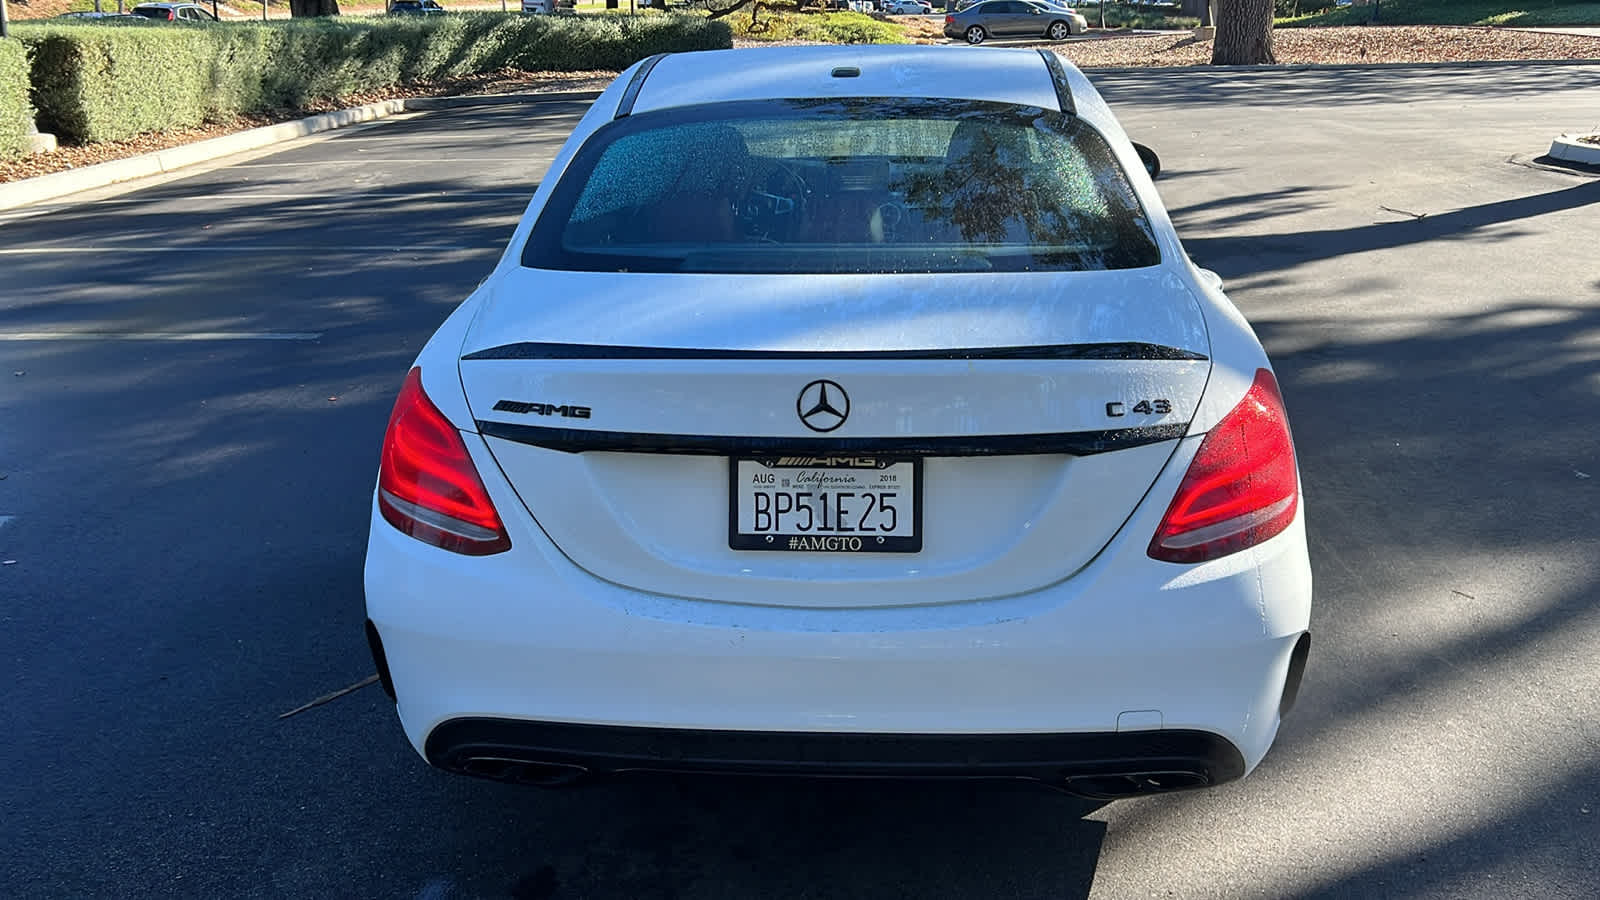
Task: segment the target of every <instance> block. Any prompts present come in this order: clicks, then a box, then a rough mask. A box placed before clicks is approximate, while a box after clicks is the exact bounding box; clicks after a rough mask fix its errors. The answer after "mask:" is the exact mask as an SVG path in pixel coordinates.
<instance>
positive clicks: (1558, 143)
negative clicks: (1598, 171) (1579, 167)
mask: <svg viewBox="0 0 1600 900" xmlns="http://www.w3.org/2000/svg"><path fill="white" fill-rule="evenodd" d="M1579 137H1580V135H1576V134H1563V135H1561V136H1560V137H1558V138H1556V139H1555V140H1554V141H1551V142H1550V158H1551V159H1559V160H1562V161H1564V162H1574V163H1581V164H1583V165H1585V166H1600V144H1585V143H1581V142H1580V141H1579V140H1578V138H1579Z"/></svg>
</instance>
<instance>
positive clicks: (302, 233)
mask: <svg viewBox="0 0 1600 900" xmlns="http://www.w3.org/2000/svg"><path fill="white" fill-rule="evenodd" d="M1097 81H1098V83H1099V84H1100V85H1101V86H1102V88H1103V89H1104V90H1105V91H1106V93H1107V96H1108V98H1109V99H1110V100H1111V101H1112V104H1113V106H1114V108H1115V109H1116V110H1117V111H1118V113H1119V114H1120V116H1121V117H1122V119H1123V121H1124V123H1125V124H1126V125H1127V127H1128V130H1129V131H1130V133H1132V134H1133V136H1134V137H1135V139H1136V140H1141V141H1143V142H1145V143H1147V144H1149V145H1151V146H1153V147H1155V148H1156V149H1157V150H1158V152H1159V153H1160V154H1161V156H1162V158H1163V162H1164V165H1165V167H1166V171H1165V174H1164V175H1163V178H1162V180H1161V182H1159V184H1160V187H1161V191H1162V194H1163V196H1164V198H1165V200H1166V202H1167V204H1168V207H1169V208H1170V209H1171V211H1172V213H1173V216H1174V219H1175V221H1176V222H1177V224H1178V227H1179V231H1180V233H1181V234H1182V236H1183V238H1184V240H1185V243H1186V246H1187V247H1188V248H1189V250H1190V252H1191V254H1192V255H1193V256H1194V257H1195V258H1196V260H1197V261H1199V262H1201V263H1202V264H1204V265H1208V266H1210V267H1211V268H1214V269H1216V270H1217V271H1218V272H1219V273H1221V274H1222V275H1223V277H1224V278H1225V279H1226V281H1227V284H1228V287H1229V290H1230V294H1231V295H1232V296H1233V297H1234V298H1235V300H1236V302H1238V304H1239V305H1240V306H1241V308H1243V309H1244V311H1245V313H1246V314H1247V315H1248V316H1250V318H1251V319H1252V321H1253V322H1254V323H1255V325H1256V327H1257V329H1258V331H1259V333H1260V335H1261V337H1262V339H1263V341H1264V342H1265V344H1266V346H1267V349H1268V351H1269V352H1270V353H1271V354H1272V355H1273V358H1274V360H1275V361H1276V364H1277V366H1278V370H1279V374H1280V378H1281V380H1282V382H1283V387H1284V393H1285V396H1286V401H1287V403H1288V406H1289V410H1290V414H1291V418H1292V420H1293V423H1294V427H1295V436H1296V440H1297V444H1298V447H1299V451H1300V458H1301V467H1302V472H1303V477H1304V481H1305V485H1306V506H1307V515H1308V521H1309V525H1310V539H1311V551H1312V562H1313V567H1314V570H1315V575H1316V579H1317V601H1316V602H1317V605H1316V608H1315V612H1314V615H1313V635H1314V644H1313V652H1312V659H1311V665H1310V667H1309V670H1308V673H1307V678H1306V684H1305V688H1304V690H1303V692H1302V694H1301V699H1300V704H1299V706H1298V708H1297V709H1296V710H1295V712H1294V714H1293V715H1292V716H1291V717H1290V719H1289V720H1288V721H1287V722H1286V723H1285V726H1284V729H1283V731H1282V733H1281V735H1280V738H1279V742H1278V745H1277V747H1276V748H1275V749H1274V750H1273V751H1272V753H1271V754H1270V755H1269V756H1268V758H1267V760H1266V762H1265V763H1264V764H1263V765H1262V767H1261V768H1260V769H1259V770H1258V771H1257V772H1256V773H1255V774H1254V775H1252V776H1251V777H1250V778H1248V779H1246V780H1244V781H1242V782H1239V783H1235V784H1232V785H1228V786H1225V787H1222V788H1219V789H1216V790H1212V791H1207V792H1197V793H1191V794H1182V795H1173V796H1169V797H1163V798H1156V799H1148V800H1137V801H1120V802H1117V803H1113V804H1110V805H1106V806H1096V805H1094V804H1089V803H1086V802H1083V801H1078V800H1073V799H1071V798H1066V797H1063V796H1059V795H1056V794H1053V793H1050V792H1047V791H1044V790H1040V789H1035V788H1029V787H1025V786H1011V785H973V784H963V785H923V784H873V783H823V784H816V783H808V782H790V781H781V780H780V781H760V780H756V781H745V780H741V781H714V780H713V781H702V780H694V779H670V780H644V781H636V782H623V783H619V784H612V785H605V786H600V787H596V788H592V789H586V790H581V791H574V792H563V793H550V792H543V791H539V790H534V789H526V788H516V787H508V786H502V785H497V784H493V783H489V782H481V781H474V780H470V779H464V778H460V777H455V776H448V775H444V774H442V773H438V772H434V771H432V770H430V769H428V768H427V767H426V766H425V765H424V764H423V763H422V762H421V760H419V759H418V758H417V757H416V755H415V754H414V753H413V752H412V751H411V749H410V747H409V746H408V745H407V744H406V743H405V742H404V739H403V737H402V735H401V733H400V729H399V726H398V723H397V722H396V720H395V717H394V713H393V709H392V707H391V705H390V704H389V703H388V701H387V699H386V698H385V697H384V696H383V695H382V693H381V692H380V691H379V690H378V689H377V688H376V687H367V688H363V689H359V690H356V691H354V692H353V693H349V694H347V695H344V696H341V697H338V698H336V699H333V700H331V701H329V702H327V703H325V704H323V705H320V706H315V707H312V708H309V709H306V710H304V711H302V712H298V713H296V714H294V715H292V716H289V717H287V718H282V717H281V716H283V714H284V713H287V712H289V711H291V710H294V709H296V708H298V707H301V706H302V705H304V704H306V703H308V702H309V701H313V700H315V699H317V698H321V697H325V696H326V695H328V694H330V693H332V692H335V691H338V690H340V689H342V688H345V687H348V686H351V685H355V684H357V683H359V682H361V681H362V680H363V679H364V678H366V677H367V676H368V675H369V674H370V673H371V672H372V666H371V663H370V661H369V659H368V657H367V652H366V648H365V646H364V642H363V639H362V636H361V629H360V625H361V620H362V597H361V564H362V554H363V549H364V541H365V531H366V526H367V515H368V502H369V497H370V490H371V484H372V480H373V477H374V473H375V470H376V466H377V452H378V443H379V440H380V437H381V434H382V430H383V425H384V421H385V418H386V416H387V414H388V409H389V405H390V403H391V401H392V398H393V395H394V392H395V391H396V389H397V388H398V387H399V384H400V380H401V378H402V377H403V375H404V373H405V371H406V368H407V365H408V363H409V362H410V360H411V358H412V356H413V355H414V354H415V353H416V351H417V350H418V349H419V348H420V346H421V344H422V342H423V341H424V340H425V339H426V338H427V336H428V335H429V334H430V333H431V332H432V330H433V329H434V327H435V326H436V325H437V324H438V323H439V322H440V321H441V320H442V319H443V318H444V316H445V315H446V314H447V313H448V312H449V311H450V309H451V308H452V307H453V306H454V304H455V303H457V302H458V301H459V300H460V299H461V298H462V297H463V296H465V294H466V293H467V292H468V291H469V290H471V288H472V287H473V285H474V284H476V283H477V281H478V280H479V279H480V278H481V277H482V276H483V275H484V274H486V273H487V272H488V270H489V268H490V266H492V265H493V263H494V261H495V259H496V258H497V256H498V254H499V253H500V252H501V250H502V249H503V246H504V242H505V240H506V238H507V236H508V235H509V233H510V231H511V228H512V226H513V225H514V223H515V221H516V219H517V217H518V215H519V213H520V211H521V209H522V207H523V205H524V204H525V202H526V198H527V197H528V196H529V194H530V193H531V192H532V190H533V189H534V187H535V185H536V184H537V182H538V180H539V178H540V177H541V176H542V174H543V170H544V168H545V166H546V165H547V163H548V161H549V159H550V157H551V155H552V154H553V152H554V151H555V149H556V148H557V147H558V146H559V145H560V142H561V141H562V140H563V139H564V137H565V135H566V133H567V132H568V131H569V130H570V129H571V127H572V125H573V124H574V123H575V122H576V120H577V116H579V115H580V114H581V113H582V110H583V107H582V105H581V104H576V103H546V104H523V105H507V106H498V107H489V108H475V109H460V110H449V111H441V112H435V113H430V114H426V115H415V116H403V117H399V118H397V119H393V120H388V121H385V122H382V123H378V124H374V125H371V126H365V127H361V128H356V129H351V130H347V131H341V132H336V133H334V134H332V135H331V136H324V137H319V138H315V139H309V140H303V141H297V142H295V143H293V144H290V145H285V146H284V147H283V148H281V149H278V150H276V151H275V152H270V153H257V154H253V155H251V156H248V157H243V158H235V159H230V160H225V161H222V162H221V163H219V164H218V165H214V166H210V167H208V168H206V169H204V170H200V171H195V172H192V173H185V174H182V175H180V176H179V177H175V178H166V179H162V180H161V181H160V182H158V183H145V184H141V185H136V186H132V187H131V188H130V187H128V186H124V187H121V188H117V189H109V190H105V191H100V192H96V193H94V194H87V195H79V196H77V197H74V198H71V200H70V202H66V201H64V202H61V203H56V204H52V205H48V206H43V207H33V208H29V209H24V210H15V211H12V212H9V213H3V214H0V323H3V327H0V423H3V425H0V479H3V480H0V562H3V563H4V565H3V566H0V658H3V659H4V660H5V661H6V664H7V666H8V668H9V669H10V670H11V674H10V676H9V677H8V678H5V679H0V734H4V735H5V736H6V737H5V739H4V741H3V742H0V771H4V772H5V773H6V777H5V778H4V779H3V780H0V810H3V814H0V895H3V896H7V897H35V896H38V897H84V896H107V897H146V896H194V897H221V896H227V897H236V896H237V897H254V896H272V897H276V896H293V897H302V896H337V897H345V896H350V897H419V898H451V897H518V898H565V897H629V898H633V897H662V898H666V897H671V898H689V897H696V898H699V897H705V898H749V897H918V898H943V897H951V898H973V897H983V898H988V897H1050V898H1072V897H1097V898H1099V897H1106V898H1121V897H1149V896H1157V897H1180V898H1187V897H1228V898H1231V897H1274V898H1276V897H1291V896H1295V897H1298V896H1330V897H1375V896H1408V897H1410V896H1415V897H1474V898H1475V897H1483V898H1491V897H1492V898H1499V897H1539V898H1564V897H1573V898H1578V897H1593V896H1594V895H1595V890H1596V889H1595V885H1597V884H1600V853H1596V848H1597V847H1600V755H1597V753H1600V604H1597V601H1600V588H1597V585H1600V514H1597V513H1596V511H1595V509H1596V505H1597V503H1596V501H1597V499H1600V493H1597V492H1600V428H1597V426H1596V423H1597V422H1600V255H1597V253H1596V248H1597V247H1600V214H1597V210H1600V177H1596V176H1594V175H1590V174H1582V173H1572V172H1567V171H1562V170H1559V169H1554V168H1549V167H1545V166H1543V165H1541V164H1540V163H1539V162H1538V161H1537V160H1536V158H1537V157H1538V156H1540V155H1541V154H1542V153H1543V152H1544V150H1545V149H1546V148H1547V147H1548V145H1549V141H1550V139H1551V137H1553V136H1554V135H1555V134H1557V133H1560V132H1563V131H1579V130H1586V129H1588V128H1589V127H1590V126H1592V125H1593V124H1594V121H1595V119H1596V117H1597V116H1600V112H1597V108H1596V107H1595V105H1594V96H1595V94H1596V93H1597V90H1596V89H1597V88H1600V67H1593V66H1578V67H1573V66H1538V65H1531V66H1512V67H1503V68H1489V69H1462V70H1452V69H1415V70H1383V71H1379V70H1372V71H1361V70H1341V71H1325V72H1297V73H1288V72H1248V73H1196V72H1161V71H1148V72H1138V73H1119V74H1108V75H1104V76H1101V77H1099V78H1098V79H1097Z"/></svg>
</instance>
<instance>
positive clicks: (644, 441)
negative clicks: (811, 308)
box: [477, 419, 1189, 456]
mask: <svg viewBox="0 0 1600 900" xmlns="http://www.w3.org/2000/svg"><path fill="white" fill-rule="evenodd" d="M477 424H478V431H479V432H480V433H482V434H483V436H484V437H496V438H502V439H504V440H508V441H515V442H517V443H519V444H527V445H529V446H532V447H543V448H545V449H546V450H559V451H561V452H562V453H601V452H608V453H671V454H680V455H685V456H760V455H763V454H772V453H786V454H803V453H814V454H824V453H883V454H896V455H902V456H1032V455H1036V454H1046V453H1063V454H1067V455H1069V456H1091V455H1093V454H1096V453H1107V452H1110V451H1113V450H1127V449H1129V448H1132V447H1142V446H1144V445H1146V444H1156V443H1160V442H1161V441H1170V440H1175V439H1177V438H1181V437H1183V436H1184V434H1185V433H1186V432H1187V431H1188V430H1189V426H1188V425H1186V424H1176V425H1150V426H1146V427H1143V428H1115V429H1109V430H1106V431H1063V432H1055V433H1046V434H992V435H951V436H940V437H865V438H787V437H744V436H736V435H712V434H647V433H642V432H632V431H591V430H588V429H583V428H552V427H548V426H544V425H518V424H513V423H511V422H486V421H484V420H482V419H479V420H478V423H477Z"/></svg>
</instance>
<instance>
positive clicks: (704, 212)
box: [522, 99, 1160, 273]
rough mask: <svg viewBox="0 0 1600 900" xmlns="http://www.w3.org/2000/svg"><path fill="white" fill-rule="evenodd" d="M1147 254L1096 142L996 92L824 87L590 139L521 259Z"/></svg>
mask: <svg viewBox="0 0 1600 900" xmlns="http://www.w3.org/2000/svg"><path fill="white" fill-rule="evenodd" d="M1159 261H1160V253H1159V251H1158V250H1157V249H1156V244H1155V239H1154V237H1153V236H1152V234H1151V232H1150V229H1149V226H1148V224H1147V223H1146V221H1145V218H1144V213H1143V210H1142V209H1141V208H1140V207H1139V204H1138V201H1137V200H1136V199H1135V197H1134V194H1133V190H1132V188H1131V187H1130V186H1129V184H1128V180H1127V177H1126V175H1125V174H1124V172H1123V171H1122V169H1121V168H1120V167H1119V166H1118V165H1117V163H1116V161H1115V159H1114V158H1113V157H1112V155H1111V151H1110V148H1109V147H1107V145H1106V143H1105V141H1104V139H1103V138H1101V137H1100V135H1099V134H1098V133H1096V132H1095V131H1094V130H1093V129H1092V128H1089V127H1088V126H1086V125H1084V124H1082V122H1081V121H1079V120H1077V119H1076V118H1073V117H1070V116H1065V115H1062V114H1061V113H1059V112H1055V111H1051V110H1043V109H1038V108H1034V107H1022V106H1013V105H1008V104H996V103H980V102H973V101H950V100H907V99H843V100H838V99H826V100H777V101H760V102H740V103H719V104H708V105H704V106H696V107H687V108H683V109H670V110H661V111H657V112H650V113H642V114H639V115H635V116H631V117H629V118H625V119H622V120H620V121H617V122H613V123H611V124H609V125H607V126H606V127H604V128H602V129H601V130H600V131H598V132H596V134H595V135H594V136H593V137H592V138H590V140H589V141H588V142H587V143H586V144H585V145H584V147H583V149H582V150H580V151H579V153H578V155H577V156H576V157H575V158H574V159H573V162H572V164H571V165H570V166H569V167H568V169H567V171H566V173H565V174H564V175H563V176H562V179H561V181H560V183H559V184H558V185H557V186H556V189H555V191H554V193H553V194H552V195H551V198H550V201H549V203H548V204H547V205H546V207H545V209H544V211H543V213H542V214H541V215H540V217H539V220H538V222H537V223H536V225H535V226H534V229H533V233H532V235H531V236H530V238H529V240H528V243H527V245H526V246H525V247H524V248H523V256H522V262H523V265H525V266H530V267H534V268H547V269H568V270H580V271H620V270H627V271H650V272H799V273H813V272H814V273H832V272H950V271H996V270H1001V271H1030V270H1038V271H1059V270H1073V269H1124V268H1134V267H1139V266H1149V265H1155V264H1156V263H1157V262H1159Z"/></svg>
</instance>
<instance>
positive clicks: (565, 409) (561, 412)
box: [494, 400, 589, 419]
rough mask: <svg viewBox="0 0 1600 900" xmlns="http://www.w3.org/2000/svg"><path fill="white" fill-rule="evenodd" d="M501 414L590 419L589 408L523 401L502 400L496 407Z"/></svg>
mask: <svg viewBox="0 0 1600 900" xmlns="http://www.w3.org/2000/svg"><path fill="white" fill-rule="evenodd" d="M494 408H495V410H497V411H499V412H512V413H533V414H535V415H540V416H562V417H563V418H567V419H587V418H589V407H587V406H574V405H571V404H563V405H560V406H557V405H556V404H554V403H528V402H526V401H523V400H501V401H500V402H499V403H496V404H495V405H494Z"/></svg>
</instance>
